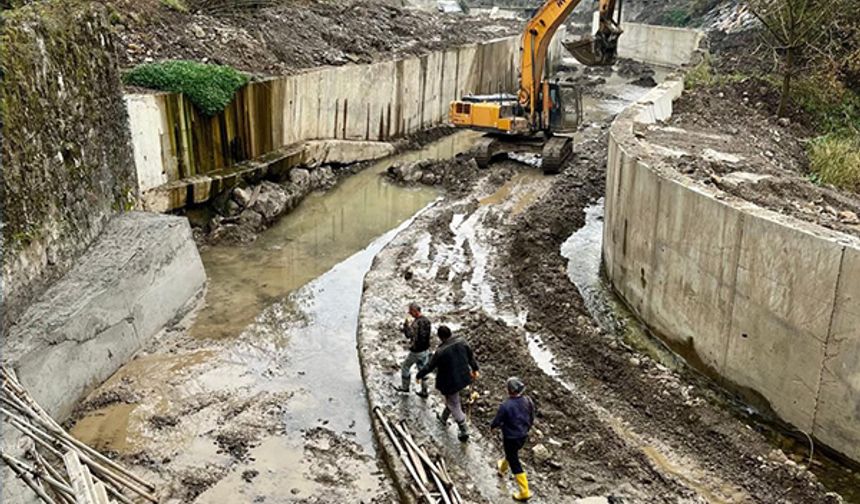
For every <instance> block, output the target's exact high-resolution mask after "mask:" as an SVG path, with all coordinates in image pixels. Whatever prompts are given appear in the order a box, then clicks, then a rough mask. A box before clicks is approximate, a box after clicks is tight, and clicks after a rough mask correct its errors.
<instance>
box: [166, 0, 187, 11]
mask: <svg viewBox="0 0 860 504" xmlns="http://www.w3.org/2000/svg"><path fill="white" fill-rule="evenodd" d="M161 5H163V6H165V7H167V8H168V9H170V10H175V11H176V12H188V5H186V4H185V1H184V0H161Z"/></svg>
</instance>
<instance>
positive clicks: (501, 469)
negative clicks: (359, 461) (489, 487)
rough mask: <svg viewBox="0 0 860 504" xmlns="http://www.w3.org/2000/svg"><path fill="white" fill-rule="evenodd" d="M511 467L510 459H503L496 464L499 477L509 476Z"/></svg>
mask: <svg viewBox="0 0 860 504" xmlns="http://www.w3.org/2000/svg"><path fill="white" fill-rule="evenodd" d="M509 468H510V466H509V465H508V459H502V460H499V461H498V462H496V469H497V470H498V473H499V476H504V475H505V474H508V469H509Z"/></svg>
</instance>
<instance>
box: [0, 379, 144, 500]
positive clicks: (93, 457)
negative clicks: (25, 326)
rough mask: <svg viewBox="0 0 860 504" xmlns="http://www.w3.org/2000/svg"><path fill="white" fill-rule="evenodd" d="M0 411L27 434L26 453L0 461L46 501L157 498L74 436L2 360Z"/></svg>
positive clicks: (5, 455) (138, 480) (4, 456)
mask: <svg viewBox="0 0 860 504" xmlns="http://www.w3.org/2000/svg"><path fill="white" fill-rule="evenodd" d="M0 379H2V393H0V415H2V416H3V419H4V422H5V423H6V424H7V425H11V426H13V427H15V428H16V429H17V430H18V431H20V432H21V434H23V436H22V445H21V447H22V448H23V450H22V451H23V452H24V456H23V457H22V458H23V460H22V459H21V458H16V457H15V456H13V455H12V454H10V453H8V452H6V451H5V450H2V451H0V457H2V461H3V462H4V463H5V464H6V465H7V466H9V468H10V469H11V470H12V471H13V472H14V473H15V474H16V475H17V476H18V477H19V478H20V479H21V480H22V481H24V483H26V484H27V486H28V487H30V489H31V490H33V492H35V494H36V495H37V496H38V497H39V498H40V499H41V500H42V502H45V503H48V504H114V503H122V504H137V503H138V502H145V501H148V502H154V503H157V502H158V499H157V498H156V497H155V495H153V494H154V492H155V487H154V486H153V485H152V484H150V483H147V482H146V481H144V480H143V479H141V478H139V477H138V476H136V475H134V474H133V473H131V472H129V471H128V470H126V469H125V468H123V467H122V466H120V465H119V464H117V463H116V462H114V461H113V460H111V459H109V458H107V457H105V456H104V455H102V454H101V453H99V452H97V451H96V450H94V449H92V448H90V447H89V446H87V445H85V444H84V443H81V442H80V441H78V440H77V439H75V438H73V437H72V436H70V435H69V434H68V433H67V432H66V431H65V429H63V428H62V427H61V426H60V425H59V424H58V423H57V422H55V421H54V419H53V418H51V416H50V415H49V414H48V413H47V412H46V411H45V410H44V409H42V408H41V406H39V405H38V404H37V403H36V401H35V400H34V399H33V398H32V397H31V396H30V394H28V393H27V391H26V390H25V389H24V387H22V386H21V384H20V383H19V382H18V380H17V379H16V377H15V375H14V373H13V372H12V371H11V370H8V369H6V368H5V367H3V366H0Z"/></svg>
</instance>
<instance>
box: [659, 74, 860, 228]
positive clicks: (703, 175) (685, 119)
mask: <svg viewBox="0 0 860 504" xmlns="http://www.w3.org/2000/svg"><path fill="white" fill-rule="evenodd" d="M776 103H777V97H776V96H775V94H774V92H773V91H772V90H771V88H770V87H768V86H765V85H763V84H762V85H758V84H756V81H755V80H752V79H751V80H749V81H747V82H744V83H738V84H735V85H731V86H723V87H717V88H705V89H696V90H693V91H689V92H687V93H685V94H684V95H683V96H682V97H681V98H680V99H679V100H678V101H677V102H676V104H675V113H674V115H673V116H672V118H671V119H670V120H669V121H668V122H667V125H666V126H668V127H671V128H681V129H683V130H685V132H684V133H679V132H678V131H677V130H667V129H666V128H664V127H662V126H656V127H654V128H650V129H649V131H648V132H647V133H646V138H647V139H648V140H649V141H651V142H655V143H658V144H660V145H662V146H665V147H669V148H671V149H673V150H676V151H678V152H680V153H682V155H680V156H677V157H674V158H673V157H666V158H664V159H665V160H666V161H668V162H670V163H672V164H673V165H674V166H675V168H676V169H678V170H679V171H680V172H682V173H684V174H686V175H688V176H690V177H692V178H694V179H696V180H699V181H700V182H702V183H704V184H706V185H712V186H715V187H717V188H719V189H721V190H723V191H725V192H726V193H728V194H731V195H732V196H735V197H738V198H741V199H744V200H747V201H750V202H753V203H756V204H757V205H760V206H762V207H765V208H769V209H771V210H774V211H777V212H779V213H782V214H785V215H791V216H793V217H796V218H798V219H801V220H804V221H807V222H812V223H816V224H820V225H822V226H824V227H827V228H830V229H834V230H836V231H841V232H845V233H849V234H853V235H855V236H860V217H858V215H860V195H858V194H857V193H854V192H852V191H847V190H840V189H837V188H835V187H833V186H828V185H819V184H817V183H815V182H814V180H815V179H814V177H812V176H811V175H810V173H809V169H808V167H809V161H808V158H807V154H806V144H807V142H808V139H809V137H810V136H812V135H813V133H812V132H811V131H810V130H809V129H808V127H807V126H806V125H807V124H809V122H808V121H807V120H805V118H803V117H802V116H795V117H794V119H777V118H776V116H775V115H774V113H773V112H774V110H773V109H774V107H775V104H776Z"/></svg>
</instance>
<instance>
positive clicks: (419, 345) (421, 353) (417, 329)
mask: <svg viewBox="0 0 860 504" xmlns="http://www.w3.org/2000/svg"><path fill="white" fill-rule="evenodd" d="M409 316H410V317H411V320H406V321H405V322H403V328H402V329H401V330H402V331H403V336H404V337H405V338H406V339H408V340H409V355H407V356H406V359H404V360H403V363H402V364H401V365H400V378H401V385H400V387H394V388H395V389H396V390H397V391H398V392H403V393H408V392H409V382H410V381H411V380H410V376H411V375H412V366H417V367H418V369H419V370H420V369H421V368H423V367H424V366H426V365H427V362H428V361H429V360H430V332H431V324H430V319H428V318H427V317H425V316H424V315H422V314H421V307H420V306H418V304H417V303H409ZM415 393H416V394H418V395H419V396H421V397H427V396H428V395H429V394H428V392H427V382H426V381H425V380H421V389H420V390H416V391H415Z"/></svg>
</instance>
